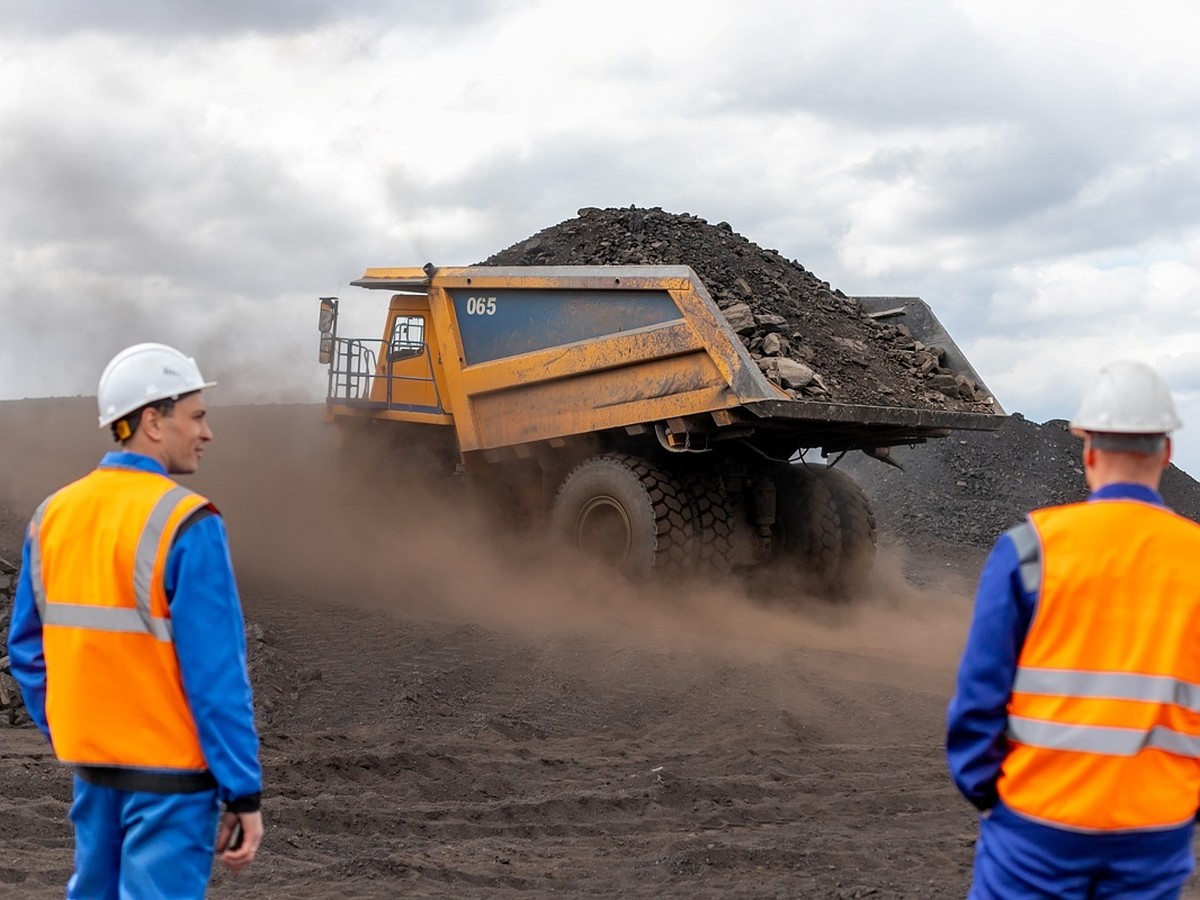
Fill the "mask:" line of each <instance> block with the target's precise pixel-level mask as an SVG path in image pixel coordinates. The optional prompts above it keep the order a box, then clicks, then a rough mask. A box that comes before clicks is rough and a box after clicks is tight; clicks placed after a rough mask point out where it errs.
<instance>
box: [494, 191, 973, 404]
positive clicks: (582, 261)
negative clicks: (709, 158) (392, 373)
mask: <svg viewBox="0 0 1200 900" xmlns="http://www.w3.org/2000/svg"><path fill="white" fill-rule="evenodd" d="M480 265H487V266H549V265H686V266H690V267H691V268H692V269H693V270H694V271H695V272H696V274H697V275H699V276H700V280H701V281H702V282H703V283H704V285H705V287H706V288H707V289H708V292H709V294H710V295H711V296H712V298H713V300H714V301H715V302H716V304H717V306H718V307H719V308H720V309H721V311H722V312H723V313H724V314H725V316H726V318H727V319H728V320H729V322H730V324H731V325H732V327H733V329H734V331H736V332H737V334H738V335H739V337H740V338H741V340H742V342H743V343H744V344H745V346H746V347H747V349H748V350H749V352H750V355H751V356H752V357H753V358H754V359H755V361H756V362H757V363H758V365H759V367H760V368H761V369H762V370H763V372H764V374H765V375H766V376H767V377H768V378H770V379H771V380H773V381H774V382H775V383H776V384H779V385H781V387H783V388H784V389H785V390H786V391H787V392H788V393H789V394H791V396H793V397H795V398H797V399H819V400H832V401H834V402H837V403H852V404H861V405H867V406H893V407H896V406H899V407H908V408H937V409H947V410H954V411H969V412H990V411H991V408H992V398H991V397H990V396H989V395H987V394H986V393H985V392H984V391H982V390H980V389H979V387H978V385H976V384H975V382H974V381H972V380H971V379H970V378H968V377H967V376H965V375H963V374H961V373H958V372H955V371H954V370H953V369H951V368H948V367H947V366H946V365H944V363H945V351H944V349H943V348H939V347H935V346H929V347H927V346H925V345H923V344H921V343H920V342H918V341H915V340H913V337H912V335H911V334H910V333H909V332H908V330H907V329H906V328H905V327H904V326H903V325H889V324H885V323H883V322H880V321H877V320H876V319H875V318H873V317H872V316H871V315H869V314H868V313H867V312H866V311H865V310H864V309H863V307H862V304H861V303H860V302H859V301H858V300H856V299H854V298H853V297H848V296H846V295H845V294H844V293H842V292H841V291H840V290H835V289H833V288H831V287H830V286H829V283H828V282H826V281H822V280H821V279H819V278H818V277H817V276H816V275H814V274H812V273H811V272H809V271H807V270H806V269H805V268H804V267H803V266H802V265H800V263H799V262H797V261H795V260H788V259H785V258H784V257H783V256H782V255H780V254H779V253H778V252H777V251H775V250H766V249H763V248H762V247H759V246H758V245H757V244H754V243H752V242H751V241H749V240H747V239H746V238H744V237H742V236H741V235H740V234H737V233H736V232H734V230H733V228H732V227H731V226H730V225H729V223H727V222H720V223H718V224H717V225H710V224H708V222H707V221H705V220H704V219H702V218H700V217H698V216H693V215H690V214H688V213H682V214H679V215H676V214H672V213H668V212H664V211H663V210H662V209H660V208H657V207H655V208H653V209H638V208H635V207H629V208H628V209H596V208H593V207H589V208H585V209H581V210H579V216H578V217H577V218H574V219H568V220H566V221H565V222H560V223H559V224H557V225H553V226H551V227H549V228H545V229H543V230H541V231H539V232H538V233H537V234H535V235H533V236H531V237H529V238H526V239H525V240H523V241H520V242H518V243H516V244H514V245H512V246H511V247H508V248H506V249H504V250H501V251H500V252H499V253H496V254H493V255H492V256H490V257H488V258H487V259H486V260H484V261H483V262H482V263H480Z"/></svg>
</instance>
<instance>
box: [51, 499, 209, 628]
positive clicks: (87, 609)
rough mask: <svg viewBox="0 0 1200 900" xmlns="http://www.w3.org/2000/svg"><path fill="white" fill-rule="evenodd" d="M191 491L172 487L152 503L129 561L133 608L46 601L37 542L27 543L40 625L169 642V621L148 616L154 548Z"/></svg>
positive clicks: (154, 560) (154, 557)
mask: <svg viewBox="0 0 1200 900" xmlns="http://www.w3.org/2000/svg"><path fill="white" fill-rule="evenodd" d="M192 494H193V492H192V491H189V490H188V489H187V488H185V487H180V486H179V485H176V486H175V487H173V488H171V489H170V490H169V491H167V492H166V493H165V494H163V496H162V497H161V498H160V499H159V501H158V502H157V503H156V504H154V509H153V510H151V512H150V518H149V519H147V520H146V525H145V527H144V528H143V529H142V534H141V537H139V538H138V545H137V550H135V551H134V559H133V593H134V598H135V600H136V601H137V607H136V608H135V609H121V608H116V607H107V606H95V605H92V604H87V603H67V602H63V601H53V602H51V601H47V599H46V584H45V581H44V580H43V578H42V563H41V547H40V543H41V542H40V541H31V542H30V567H31V568H32V569H33V573H34V577H33V579H32V580H33V583H34V584H33V596H34V602H35V603H36V604H37V610H38V615H39V616H40V617H41V619H42V624H43V625H69V626H75V627H78V628H91V629H94V630H96V631H123V632H129V633H134V634H136V633H145V634H148V635H150V636H152V637H154V638H157V639H158V640H160V641H166V642H168V643H171V642H172V641H173V640H174V632H173V630H172V627H171V620H170V619H169V618H164V617H158V616H154V615H153V614H152V613H151V605H150V589H151V583H152V579H153V578H154V566H155V562H156V560H157V557H158V548H159V545H160V544H161V542H162V538H163V529H164V528H166V526H167V522H168V521H169V520H170V517H171V513H172V512H174V511H175V507H176V506H178V505H179V503H180V501H182V500H183V499H185V498H186V497H190V496H192ZM49 502H50V501H49V499H47V500H44V501H43V502H42V504H41V506H39V507H38V508H37V512H35V513H34V516H33V523H34V524H33V527H34V529H35V530H37V529H40V527H41V521H42V517H43V515H44V514H45V511H46V504H47V503H49Z"/></svg>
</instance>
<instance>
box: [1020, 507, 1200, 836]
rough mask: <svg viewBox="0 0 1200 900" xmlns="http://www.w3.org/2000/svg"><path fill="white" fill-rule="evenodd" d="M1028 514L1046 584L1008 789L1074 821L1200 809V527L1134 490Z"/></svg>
mask: <svg viewBox="0 0 1200 900" xmlns="http://www.w3.org/2000/svg"><path fill="white" fill-rule="evenodd" d="M1029 518H1030V522H1031V524H1032V527H1033V531H1034V532H1035V537H1036V539H1037V540H1038V541H1040V544H1041V590H1040V594H1039V597H1038V603H1037V608H1036V610H1035V612H1034V617H1033V622H1032V624H1031V625H1030V628H1029V633H1028V635H1027V636H1026V639H1025V644H1024V646H1023V648H1022V650H1021V654H1020V657H1019V658H1018V660H1017V672H1016V679H1015V681H1014V684H1013V690H1012V697H1011V699H1010V701H1009V705H1008V733H1007V737H1008V745H1009V749H1008V754H1007V756H1006V758H1005V760H1004V764H1003V767H1002V770H1001V774H1000V778H999V781H998V782H997V790H998V791H999V795H1000V798H1001V799H1002V800H1003V801H1004V803H1005V805H1007V806H1008V807H1010V808H1011V809H1013V810H1016V811H1017V812H1019V813H1022V814H1023V815H1025V816H1028V817H1030V818H1033V819H1037V820H1040V821H1043V822H1045V823H1047V824H1050V825H1054V826H1058V827H1065V828H1068V829H1073V830H1080V831H1099V832H1105V831H1124V830H1151V829H1163V828H1173V827H1177V826H1179V825H1182V824H1185V823H1186V822H1188V821H1190V820H1191V819H1192V818H1193V817H1194V816H1195V815H1196V810H1197V807H1198V806H1200V566H1198V565H1197V563H1198V561H1200V526H1197V525H1196V523H1194V522H1191V521H1190V520H1188V519H1184V518H1182V517H1181V516H1177V515H1175V514H1174V513H1172V512H1170V511H1169V510H1167V509H1164V508H1162V507H1158V506H1154V505H1152V504H1149V503H1143V502H1139V501H1136V500H1097V501H1092V502H1089V503H1078V504H1073V505H1069V506H1060V507H1051V508H1048V509H1042V510H1038V511H1036V512H1034V513H1032V514H1031V515H1030V517H1029ZM1031 558H1032V559H1036V554H1029V555H1026V556H1024V557H1023V562H1024V563H1025V565H1024V566H1023V569H1022V577H1025V578H1027V577H1028V574H1029V573H1028V571H1027V569H1026V567H1027V566H1028V564H1029V560H1030V559H1031ZM1027 584H1028V582H1027Z"/></svg>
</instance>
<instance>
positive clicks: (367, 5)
mask: <svg viewBox="0 0 1200 900" xmlns="http://www.w3.org/2000/svg"><path fill="white" fill-rule="evenodd" d="M509 5H511V3H507V2H500V0H404V2H403V3H397V2H395V0H339V2H330V0H204V2H192V0H153V2H145V0H105V2H93V0H53V2H47V0H9V2H7V3H6V4H5V10H4V20H3V23H0V32H4V31H10V32H25V33H32V34H41V35H52V36H62V35H70V34H75V33H78V32H82V31H101V32H109V33H113V34H125V35H133V36H144V37H151V36H156V37H161V38H165V39H174V38H179V37H195V36H213V35H220V34H230V33H244V32H257V33H266V34H273V33H290V32H297V31H306V30H309V29H312V28H317V27H320V26H322V25H325V24H328V23H330V22H334V21H340V20H345V19H355V18H363V19H383V18H387V19H393V18H395V17H396V15H397V14H399V15H401V16H403V18H404V21H405V22H406V23H407V24H408V25H409V26H410V27H412V28H418V29H427V28H441V27H447V26H451V25H454V26H458V27H461V28H464V29H470V28H475V27H479V26H480V25H482V24H483V23H484V22H486V21H487V20H488V19H490V18H491V16H493V15H496V14H499V13H500V12H502V11H503V9H504V8H505V7H506V6H509Z"/></svg>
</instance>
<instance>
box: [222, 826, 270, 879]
mask: <svg viewBox="0 0 1200 900" xmlns="http://www.w3.org/2000/svg"><path fill="white" fill-rule="evenodd" d="M262 839H263V820H262V812H252V813H232V812H224V813H221V822H220V824H219V825H218V826H217V853H218V854H219V856H220V859H221V864H222V865H224V866H225V867H226V868H227V869H229V871H230V873H231V874H233V875H237V874H238V873H239V872H240V871H242V869H244V868H246V866H248V865H250V863H251V862H252V861H253V860H254V854H255V853H257V852H258V845H259V844H261V843H262Z"/></svg>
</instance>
